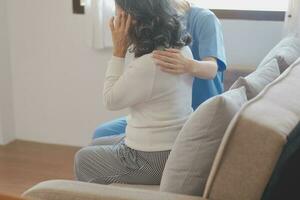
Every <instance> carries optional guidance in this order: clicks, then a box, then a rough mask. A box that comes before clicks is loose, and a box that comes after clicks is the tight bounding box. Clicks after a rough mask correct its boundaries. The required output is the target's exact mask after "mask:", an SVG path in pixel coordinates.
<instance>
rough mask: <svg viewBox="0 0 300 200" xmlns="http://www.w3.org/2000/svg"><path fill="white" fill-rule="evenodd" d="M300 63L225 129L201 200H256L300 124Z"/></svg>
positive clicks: (277, 80) (282, 76)
mask: <svg viewBox="0 0 300 200" xmlns="http://www.w3.org/2000/svg"><path fill="white" fill-rule="evenodd" d="M299 80H300V59H298V60H297V61H296V62H295V63H294V64H293V65H292V66H291V67H290V68H289V69H288V70H286V71H285V72H284V73H283V74H282V75H281V76H280V77H279V78H278V79H276V80H275V81H274V82H272V83H271V84H269V85H268V86H267V87H266V88H265V89H264V90H263V91H262V92H261V93H260V94H259V95H258V96H257V97H256V98H254V99H253V100H251V101H249V103H247V104H246V105H245V106H244V107H243V108H242V109H241V111H240V112H239V113H238V114H237V115H236V116H235V118H234V120H233V121H232V122H231V124H230V125H229V127H228V129H227V131H226V133H225V136H224V138H223V141H222V143H221V146H220V148H219V150H218V153H217V156H216V158H215V161H214V164H213V167H212V170H211V173H210V176H209V179H208V181H207V184H206V188H205V193H204V197H205V198H209V199H212V200H219V199H220V200H221V199H222V200H241V199H242V200H259V199H260V198H261V196H262V194H263V191H264V189H265V187H266V185H267V183H268V180H269V179H270V176H271V174H272V171H273V169H274V167H275V165H276V163H277V160H278V158H279V156H280V154H281V152H282V148H283V146H284V145H285V144H286V138H287V136H288V135H289V134H290V133H291V131H292V130H293V129H294V128H295V127H296V125H297V123H298V122H299V120H300V81H299Z"/></svg>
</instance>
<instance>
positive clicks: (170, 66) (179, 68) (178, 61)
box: [153, 49, 192, 74]
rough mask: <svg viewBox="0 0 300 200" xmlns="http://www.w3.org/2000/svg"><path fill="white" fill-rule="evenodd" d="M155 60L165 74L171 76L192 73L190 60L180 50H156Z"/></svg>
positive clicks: (154, 53)
mask: <svg viewBox="0 0 300 200" xmlns="http://www.w3.org/2000/svg"><path fill="white" fill-rule="evenodd" d="M153 58H154V59H155V62H156V64H158V65H159V66H160V67H161V70H162V71H164V72H167V73H171V74H185V73H191V70H192V65H191V63H190V60H189V59H188V58H186V57H184V56H183V55H182V54H181V52H180V50H178V49H166V50H165V51H159V50H156V51H154V52H153Z"/></svg>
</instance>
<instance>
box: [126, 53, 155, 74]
mask: <svg viewBox="0 0 300 200" xmlns="http://www.w3.org/2000/svg"><path fill="white" fill-rule="evenodd" d="M153 65H155V63H154V60H153V58H152V53H149V54H145V55H143V56H140V57H138V58H134V59H133V60H132V61H131V62H130V64H129V68H135V67H137V68H139V70H143V71H149V70H153Z"/></svg>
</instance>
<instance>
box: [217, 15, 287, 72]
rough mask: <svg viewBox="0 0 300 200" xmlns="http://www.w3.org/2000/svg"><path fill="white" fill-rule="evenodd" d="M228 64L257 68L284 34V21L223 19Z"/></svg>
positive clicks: (236, 66) (234, 66) (239, 67)
mask: <svg viewBox="0 0 300 200" xmlns="http://www.w3.org/2000/svg"><path fill="white" fill-rule="evenodd" d="M221 22H222V26H223V30H224V38H225V48H226V54H227V60H228V64H229V66H230V67H231V68H238V69H246V68H250V69H251V68H252V69H255V68H256V67H257V65H258V64H259V63H260V61H261V60H262V59H263V58H264V56H266V54H267V53H268V52H269V51H270V49H271V48H273V47H274V45H276V43H278V42H279V41H280V39H281V38H282V35H283V26H284V23H283V22H271V21H239V20H222V21H221Z"/></svg>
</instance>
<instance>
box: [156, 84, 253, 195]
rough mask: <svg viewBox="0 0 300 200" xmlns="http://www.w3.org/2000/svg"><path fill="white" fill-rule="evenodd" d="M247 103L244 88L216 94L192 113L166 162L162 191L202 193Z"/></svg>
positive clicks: (189, 193)
mask: <svg viewBox="0 0 300 200" xmlns="http://www.w3.org/2000/svg"><path fill="white" fill-rule="evenodd" d="M246 102H247V96H246V90H245V88H244V87H241V88H238V89H235V90H229V91H227V92H225V93H224V94H222V95H218V96H215V97H213V98H211V99H209V100H207V101H206V102H204V103H203V104H202V105H200V106H199V108H198V109H197V110H196V111H195V112H194V113H193V114H192V115H191V117H190V118H189V120H188V121H187V122H186V123H185V125H184V127H183V128H182V130H181V131H180V133H179V135H178V137H177V139H176V141H175V144H174V145H173V148H172V151H171V153H170V156H169V158H168V161H167V163H166V166H165V169H164V172H163V176H162V180H161V185H160V191H163V192H172V193H179V194H186V195H198V196H201V195H202V194H203V191H204V187H205V183H206V181H207V177H208V175H209V172H210V169H211V166H212V163H213V160H214V157H215V155H216V153H217V150H218V148H219V145H220V143H221V141H222V138H223V136H224V134H225V131H226V128H227V127H228V125H229V123H230V121H231V120H232V118H233V117H234V116H235V114H236V113H237V112H238V111H239V110H240V109H241V107H242V106H243V105H244V104H245V103H246Z"/></svg>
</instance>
